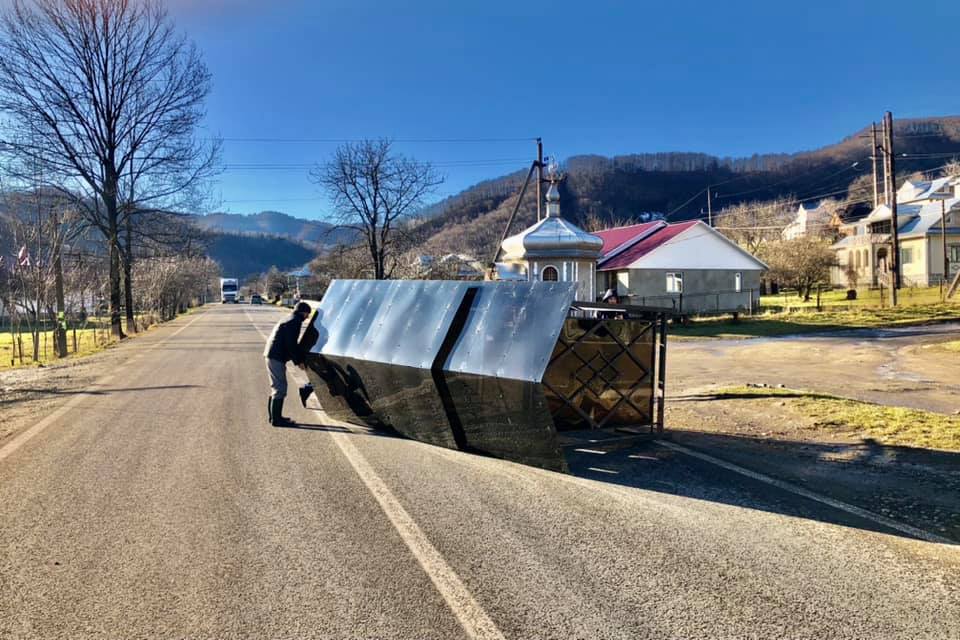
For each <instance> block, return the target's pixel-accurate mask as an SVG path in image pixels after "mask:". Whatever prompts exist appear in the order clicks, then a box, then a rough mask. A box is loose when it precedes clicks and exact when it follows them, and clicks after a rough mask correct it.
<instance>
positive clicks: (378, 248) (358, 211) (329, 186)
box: [310, 139, 443, 280]
mask: <svg viewBox="0 0 960 640" xmlns="http://www.w3.org/2000/svg"><path fill="white" fill-rule="evenodd" d="M310 179H311V180H312V181H313V182H314V183H315V184H317V185H319V186H321V187H322V188H323V189H324V190H326V192H327V193H328V195H329V196H330V198H331V200H332V201H333V205H334V210H335V215H336V217H337V220H336V221H337V223H338V224H337V226H338V227H340V228H346V229H353V230H355V231H357V232H358V234H359V235H360V236H361V237H362V238H363V243H364V244H365V245H366V248H367V251H368V253H369V256H370V263H371V267H372V270H373V276H374V277H375V278H376V279H377V280H383V279H385V278H389V277H390V274H391V272H392V271H393V268H394V266H396V259H397V257H398V256H399V254H400V250H399V249H398V247H397V241H398V237H402V236H403V227H402V225H403V222H404V219H405V218H408V217H409V216H410V215H411V214H413V213H415V212H416V211H417V210H418V209H419V208H420V207H421V206H423V204H424V198H426V196H428V195H429V194H431V193H433V191H434V189H435V188H436V187H437V186H438V185H440V184H441V183H442V182H443V178H442V177H441V176H440V175H439V174H438V173H437V172H436V171H435V170H434V168H433V166H432V165H431V164H430V163H428V162H419V161H417V160H414V159H412V158H407V157H405V156H403V155H401V154H398V153H395V152H394V151H393V146H392V144H391V142H390V141H389V140H385V139H380V140H364V141H363V142H358V143H345V144H343V145H341V146H340V147H338V148H337V150H336V152H335V153H334V156H333V158H332V159H331V161H330V162H329V163H327V164H322V165H318V166H317V167H316V168H314V169H313V170H312V171H311V172H310Z"/></svg>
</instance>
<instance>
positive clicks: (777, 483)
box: [654, 440, 956, 545]
mask: <svg viewBox="0 0 960 640" xmlns="http://www.w3.org/2000/svg"><path fill="white" fill-rule="evenodd" d="M654 442H655V443H656V444H657V445H659V446H661V447H664V448H666V449H670V450H671V451H676V452H678V453H682V454H684V455H687V456H690V457H691V458H697V459H698V460H703V461H704V462H709V463H710V464H713V465H716V466H718V467H721V468H723V469H726V470H727V471H732V472H734V473H738V474H740V475H742V476H746V477H747V478H751V479H753V480H758V481H760V482H763V483H766V484H769V485H771V486H774V487H776V488H778V489H782V490H783V491H787V492H789V493H792V494H794V495H798V496H801V497H804V498H807V499H808V500H813V501H814V502H819V503H820V504H825V505H827V506H828V507H833V508H834V509H839V510H840V511H845V512H847V513H849V514H851V515H855V516H858V517H860V518H864V519H866V520H871V521H873V522H876V523H877V524H880V525H883V526H885V527H889V528H890V529H894V530H896V531H899V532H901V533H906V534H907V535H911V536H914V537H916V538H920V539H921V540H926V541H927V542H937V543H940V544H949V545H955V544H956V541H955V540H950V539H949V538H944V537H942V536H938V535H937V534H935V533H930V532H929V531H924V530H923V529H918V528H917V527H913V526H910V525H908V524H904V523H902V522H897V521H896V520H893V519H891V518H888V517H886V516H882V515H880V514H879V513H874V512H872V511H867V510H866V509H861V508H860V507H857V506H854V505H852V504H848V503H846V502H843V501H841V500H836V499H834V498H830V497H827V496H824V495H820V494H819V493H814V492H813V491H810V490H808V489H804V488H803V487H798V486H797V485H794V484H791V483H789V482H784V481H783V480H777V479H776V478H772V477H770V476H768V475H765V474H762V473H757V472H756V471H751V470H750V469H746V468H744V467H741V466H739V465H736V464H733V463H731V462H727V461H726V460H721V459H720V458H715V457H713V456H711V455H708V454H706V453H700V452H699V451H694V450H693V449H689V448H687V447H685V446H683V445H679V444H676V443H674V442H667V441H665V440H655V441H654Z"/></svg>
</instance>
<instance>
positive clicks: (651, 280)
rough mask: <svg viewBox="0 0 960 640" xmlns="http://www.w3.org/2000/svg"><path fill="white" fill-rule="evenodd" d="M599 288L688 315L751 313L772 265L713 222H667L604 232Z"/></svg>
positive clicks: (655, 222) (631, 300) (630, 302)
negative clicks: (735, 240)
mask: <svg viewBox="0 0 960 640" xmlns="http://www.w3.org/2000/svg"><path fill="white" fill-rule="evenodd" d="M596 235H597V236H599V237H600V238H601V239H602V240H603V248H602V255H601V257H600V259H599V261H598V262H597V280H598V289H607V288H615V289H616V291H617V293H618V295H619V296H620V297H621V299H622V300H624V302H626V303H627V304H635V305H640V306H654V307H665V308H670V309H675V310H677V311H678V312H680V313H683V314H698V313H731V312H733V313H737V312H751V311H753V310H755V309H757V307H758V306H759V298H760V276H761V274H762V273H763V271H765V270H766V268H767V265H765V264H764V263H763V262H761V261H760V260H758V259H757V258H755V257H754V256H752V255H751V254H750V253H748V252H747V251H745V250H744V249H742V248H741V247H739V246H738V245H737V244H736V243H734V242H732V241H731V240H729V239H728V238H727V237H725V236H724V235H723V234H722V233H720V232H719V231H717V230H716V229H714V228H713V227H710V226H709V225H707V224H705V223H703V222H701V221H699V220H693V221H689V222H679V223H675V224H668V223H666V222H664V221H662V220H657V221H654V222H647V223H643V224H636V225H630V226H626V227H618V228H615V229H608V230H606V231H600V232H597V234H596Z"/></svg>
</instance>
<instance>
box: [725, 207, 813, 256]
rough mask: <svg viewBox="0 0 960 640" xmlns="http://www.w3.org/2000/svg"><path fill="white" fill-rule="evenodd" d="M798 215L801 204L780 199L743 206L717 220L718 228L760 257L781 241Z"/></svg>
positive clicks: (726, 209) (731, 210)
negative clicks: (766, 245) (769, 244)
mask: <svg viewBox="0 0 960 640" xmlns="http://www.w3.org/2000/svg"><path fill="white" fill-rule="evenodd" d="M796 211H797V201H796V200H794V199H792V198H778V199H777V200H771V201H769V202H741V203H740V204H736V205H733V206H732V207H727V208H725V209H723V210H722V211H721V212H720V213H718V214H717V215H716V217H715V219H716V221H717V222H716V227H717V229H718V230H720V231H722V232H723V235H725V236H727V237H728V238H730V239H731V240H733V241H734V242H736V243H737V244H739V245H740V246H741V247H743V248H744V249H746V250H747V251H749V252H750V253H752V254H754V255H757V254H759V253H762V248H763V245H764V243H766V242H771V241H774V240H777V239H779V238H780V234H781V232H782V231H783V229H784V227H786V226H787V224H789V222H790V220H791V219H793V217H794V215H796Z"/></svg>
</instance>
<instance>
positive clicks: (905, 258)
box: [900, 249, 913, 264]
mask: <svg viewBox="0 0 960 640" xmlns="http://www.w3.org/2000/svg"><path fill="white" fill-rule="evenodd" d="M911 262H913V249H900V264H910V263H911Z"/></svg>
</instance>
